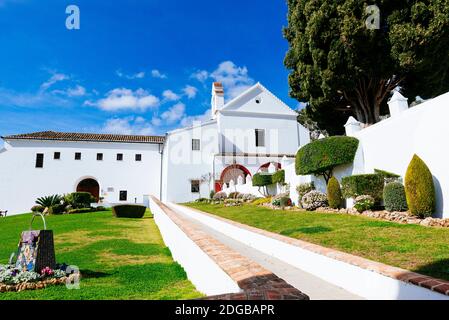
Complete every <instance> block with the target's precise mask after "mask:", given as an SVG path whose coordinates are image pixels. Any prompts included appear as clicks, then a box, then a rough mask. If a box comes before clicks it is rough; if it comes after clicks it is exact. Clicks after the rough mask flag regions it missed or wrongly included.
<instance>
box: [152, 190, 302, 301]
mask: <svg viewBox="0 0 449 320" xmlns="http://www.w3.org/2000/svg"><path fill="white" fill-rule="evenodd" d="M152 201H153V202H154V203H155V204H156V205H157V206H159V208H161V209H162V210H163V211H164V213H165V214H166V215H167V216H168V217H169V218H170V219H171V220H172V221H173V222H174V223H175V224H176V225H177V226H178V227H179V228H180V229H181V230H182V231H183V232H184V233H185V234H186V236H187V237H188V238H190V239H191V240H192V241H194V242H195V244H197V245H198V246H199V248H200V249H201V250H202V251H203V252H205V253H206V254H207V255H208V256H209V257H210V258H211V259H212V260H213V261H214V262H215V263H216V264H217V265H218V266H219V267H220V268H221V269H222V270H223V271H224V272H225V273H226V274H228V275H229V277H231V279H233V280H234V281H235V282H236V283H237V285H238V286H239V287H240V289H241V290H242V292H240V293H231V294H224V295H217V296H212V297H208V298H206V299H207V300H309V297H308V296H307V295H305V294H304V293H302V292H301V291H299V290H298V289H296V288H294V287H293V286H291V285H289V284H288V283H287V282H285V281H284V280H283V279H281V278H279V277H278V276H276V275H275V274H273V273H272V272H271V271H269V270H266V269H265V268H263V267H262V266H260V265H259V264H257V263H255V262H254V261H252V260H250V259H248V258H246V257H244V256H242V255H240V254H239V253H237V252H235V251H234V250H232V249H230V248H229V247H227V246H225V245H224V244H222V243H221V242H219V241H218V240H216V239H215V238H213V237H211V236H209V235H208V234H206V233H205V232H203V231H201V230H200V229H199V228H198V227H197V226H195V225H194V224H193V223H191V222H190V221H188V220H187V219H184V218H182V217H180V216H179V215H178V214H176V212H175V211H173V210H172V209H171V208H169V207H168V206H166V205H165V204H163V203H161V202H160V201H159V200H157V199H156V198H154V197H152ZM202 276H203V277H205V278H206V279H207V277H208V276H210V275H206V274H203V275H202ZM211 281H214V280H211Z"/></svg>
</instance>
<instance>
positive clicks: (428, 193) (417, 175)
mask: <svg viewBox="0 0 449 320" xmlns="http://www.w3.org/2000/svg"><path fill="white" fill-rule="evenodd" d="M405 194H406V198H407V205H408V208H409V209H410V212H411V213H412V214H413V215H416V216H418V217H421V218H424V217H430V216H431V215H432V214H433V213H434V212H435V186H434V184H433V177H432V173H431V172H430V170H429V168H428V167H427V165H426V164H425V163H424V161H422V160H421V158H420V157H418V156H417V155H415V156H414V157H413V159H412V161H411V162H410V165H409V167H408V169H407V173H406V175H405Z"/></svg>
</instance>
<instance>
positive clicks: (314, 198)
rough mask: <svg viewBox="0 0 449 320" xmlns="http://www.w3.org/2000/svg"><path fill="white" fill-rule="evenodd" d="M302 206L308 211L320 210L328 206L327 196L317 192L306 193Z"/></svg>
mask: <svg viewBox="0 0 449 320" xmlns="http://www.w3.org/2000/svg"><path fill="white" fill-rule="evenodd" d="M301 205H302V207H303V208H304V209H306V210H308V211H313V210H316V209H318V208H322V207H326V206H327V196H326V195H325V194H324V193H321V192H319V191H316V190H312V191H310V192H309V193H306V194H305V195H304V196H303V197H302V199H301Z"/></svg>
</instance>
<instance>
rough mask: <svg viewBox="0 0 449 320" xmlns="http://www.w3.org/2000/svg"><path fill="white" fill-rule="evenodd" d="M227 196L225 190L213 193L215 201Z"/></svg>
mask: <svg viewBox="0 0 449 320" xmlns="http://www.w3.org/2000/svg"><path fill="white" fill-rule="evenodd" d="M227 197H228V195H227V194H226V192H224V191H220V192H217V193H216V194H214V198H213V199H214V200H216V201H222V200H224V199H226V198H227Z"/></svg>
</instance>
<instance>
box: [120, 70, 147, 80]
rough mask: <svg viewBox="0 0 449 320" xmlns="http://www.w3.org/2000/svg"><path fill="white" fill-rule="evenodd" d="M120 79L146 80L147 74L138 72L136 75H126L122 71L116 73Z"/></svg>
mask: <svg viewBox="0 0 449 320" xmlns="http://www.w3.org/2000/svg"><path fill="white" fill-rule="evenodd" d="M115 73H116V74H117V75H118V76H119V77H120V78H126V79H130V80H132V79H143V78H145V72H143V71H141V72H137V73H134V74H124V73H123V72H121V71H120V70H117V71H116V72H115Z"/></svg>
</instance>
